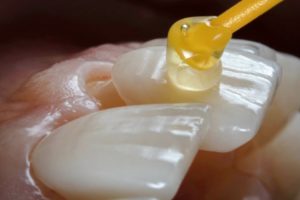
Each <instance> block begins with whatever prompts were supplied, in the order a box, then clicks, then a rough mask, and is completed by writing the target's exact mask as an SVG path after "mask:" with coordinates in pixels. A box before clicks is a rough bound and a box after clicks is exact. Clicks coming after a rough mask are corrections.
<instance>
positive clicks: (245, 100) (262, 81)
mask: <svg viewBox="0 0 300 200" xmlns="http://www.w3.org/2000/svg"><path fill="white" fill-rule="evenodd" d="M162 42H163V41H162ZM239 42H240V43H239V45H235V44H234V43H232V44H231V45H230V46H229V47H228V48H227V49H226V50H225V52H224V54H223V56H222V58H221V59H222V63H223V71H222V76H221V83H220V85H219V87H217V86H216V87H214V88H212V89H211V90H209V91H205V92H195V91H186V90H181V89H179V88H178V87H174V85H173V84H172V83H171V82H170V80H169V79H168V76H167V68H168V64H169V63H168V64H167V63H166V56H165V55H166V47H165V46H157V42H156V43H155V45H154V47H151V45H150V44H149V43H148V44H147V45H148V47H147V48H141V49H137V50H134V51H131V52H128V53H126V54H124V55H122V56H121V57H120V58H119V59H118V60H117V62H116V64H115V65H114V67H113V70H112V78H113V82H114V84H115V86H116V88H117V90H118V92H119V94H120V96H121V97H122V98H123V100H124V101H125V102H126V103H127V104H145V103H148V104H151V103H167V102H173V103H174V102H201V103H204V104H208V105H211V107H212V118H213V120H212V121H211V122H210V131H209V134H208V135H207V136H206V137H205V141H204V144H203V145H202V146H201V147H200V148H201V149H204V150H211V151H219V152H226V151H231V150H233V149H235V148H237V147H239V146H240V145H242V144H244V143H246V142H247V141H249V140H250V139H251V138H253V137H254V135H255V133H256V132H257V130H258V128H259V127H260V125H261V122H262V119H263V117H264V114H265V111H266V108H267V107H268V106H269V104H270V100H271V99H272V97H273V94H274V91H275V88H276V85H277V81H278V78H279V76H280V70H279V68H278V66H277V64H276V63H275V62H274V61H272V60H268V59H265V58H263V57H261V56H260V55H258V54H259V53H260V52H263V51H264V50H260V49H264V48H265V46H263V45H260V44H258V43H253V44H252V45H251V47H253V45H254V44H255V47H256V48H257V49H258V51H256V52H255V53H251V52H247V51H243V50H242V49H243V48H245V47H247V48H250V47H249V45H248V42H247V41H246V42H243V41H241V40H240V41H239ZM240 44H243V46H240ZM232 47H234V48H232ZM239 47H240V50H239V51H238V50H236V49H238V48H239ZM269 51H272V50H269ZM137 83H138V84H137Z"/></svg>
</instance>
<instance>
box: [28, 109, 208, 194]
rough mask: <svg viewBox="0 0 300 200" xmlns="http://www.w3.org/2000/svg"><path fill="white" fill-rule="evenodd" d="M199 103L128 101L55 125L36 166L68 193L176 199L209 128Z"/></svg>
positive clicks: (34, 155)
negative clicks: (137, 103) (136, 103)
mask: <svg viewBox="0 0 300 200" xmlns="http://www.w3.org/2000/svg"><path fill="white" fill-rule="evenodd" d="M209 111H210V110H209V107H208V106H202V105H200V104H190V105H186V104H172V105H163V104H161V105H148V106H129V107H123V108H115V109H110V110H106V111H101V112H97V113H95V114H91V115H88V116H85V117H82V118H79V119H77V120H74V121H72V122H70V123H68V124H66V125H64V126H62V127H60V128H58V129H57V130H56V131H54V133H53V134H50V135H49V136H48V137H47V138H45V139H44V140H43V141H41V143H40V144H39V145H38V146H37V147H36V148H35V150H34V151H33V153H32V158H31V163H32V167H33V171H34V173H35V175H36V177H38V178H39V179H40V180H41V181H42V182H43V183H44V184H46V185H47V186H48V187H50V188H51V189H53V190H54V191H56V192H58V193H59V194H61V195H62V196H63V197H65V198H66V199H71V200H73V199H89V200H93V199H97V200H98V199H121V198H125V199H164V200H168V199H172V198H173V196H174V195H175V193H176V191H177V189H178V187H179V185H180V183H181V181H182V179H183V177H184V175H185V174H186V172H187V170H188V168H189V166H190V164H191V163H192V161H193V159H194V156H195V155H196V153H197V151H198V148H199V146H200V145H201V142H202V141H203V138H204V137H205V135H206V133H207V130H208V123H207V122H208V121H209V120H208V119H209V118H210V114H209Z"/></svg>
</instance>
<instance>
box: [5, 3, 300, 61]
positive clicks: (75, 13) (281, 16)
mask: <svg viewBox="0 0 300 200" xmlns="http://www.w3.org/2000/svg"><path fill="white" fill-rule="evenodd" d="M0 2H1V4H0V26H1V29H0V36H1V37H0V42H1V43H2V44H3V43H10V42H13V41H15V40H19V39H24V38H25V39H50V40H58V41H63V42H67V43H71V44H74V45H77V46H82V47H88V46H91V45H98V44H101V43H108V42H124V41H144V40H149V39H152V38H156V37H165V36H166V34H167V31H168V28H169V27H170V25H171V24H172V23H173V22H175V21H176V20H178V19H180V18H183V17H189V16H207V15H218V14H220V13H221V12H222V11H224V10H226V9H227V8H229V7H230V6H231V5H233V4H235V3H236V2H238V0H205V1H204V0H202V1H201V0H145V1H141V0H107V1H101V0H1V1H0ZM299 21H300V1H299V0H285V1H284V2H283V3H282V4H280V5H279V6H277V7H276V8H274V9H273V10H272V11H270V12H268V13H267V14H265V15H263V16H262V17H260V18H259V19H257V20H256V21H255V22H253V23H252V24H250V25H248V26H246V27H245V28H243V29H242V30H240V31H239V32H238V33H236V34H235V35H234V37H236V38H244V39H250V40H255V41H259V42H262V43H264V44H267V45H269V46H271V47H273V48H275V49H277V50H280V51H285V52H289V53H293V54H295V55H298V56H300V48H299V44H300V34H299V33H300V31H299V28H300V22H299ZM1 43H0V44H1Z"/></svg>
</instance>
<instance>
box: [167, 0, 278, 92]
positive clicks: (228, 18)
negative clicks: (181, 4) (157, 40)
mask: <svg viewBox="0 0 300 200" xmlns="http://www.w3.org/2000/svg"><path fill="white" fill-rule="evenodd" d="M282 1H283V0H241V1H240V2H239V3H237V4H236V5H234V6H233V7H231V8H230V9H228V10H227V11H225V12H224V13H223V14H221V15H220V16H219V17H217V18H214V19H212V18H206V19H205V18H203V17H192V18H185V19H182V20H179V21H177V22H176V23H175V24H173V25H172V27H171V28H170V30H169V33H168V48H167V62H168V76H169V78H170V80H171V81H172V83H174V85H175V86H177V87H178V88H181V89H184V90H190V91H205V90H208V89H210V88H212V87H213V86H215V85H217V84H218V83H219V82H220V79H221V72H222V69H221V65H220V62H219V60H220V58H221V56H222V54H223V52H224V49H225V47H226V45H227V44H228V42H229V40H230V39H231V36H232V34H233V33H234V32H235V31H237V30H239V29H240V28H242V27H243V26H245V25H246V24H248V23H249V22H251V21H253V20H254V19H255V18H257V17H259V16H260V15H262V14H263V13H265V12H267V11H268V10H270V9H271V8H272V7H274V6H275V5H277V4H278V3H280V2H282Z"/></svg>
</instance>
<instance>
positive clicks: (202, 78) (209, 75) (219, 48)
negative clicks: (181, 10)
mask: <svg viewBox="0 0 300 200" xmlns="http://www.w3.org/2000/svg"><path fill="white" fill-rule="evenodd" d="M211 19H213V18H212V17H191V18H185V19H182V20H180V21H178V22H176V23H175V24H174V25H173V26H172V27H171V28H170V31H169V34H168V47H167V63H168V75H169V78H170V80H171V81H172V83H173V84H175V86H177V87H179V88H181V89H185V90H190V91H204V90H207V89H209V88H211V87H213V86H215V85H217V84H218V83H219V81H220V77H221V73H222V66H221V62H220V60H219V59H220V57H221V55H222V53H223V51H224V47H225V46H226V44H227V43H228V42H229V40H230V38H231V33H230V32H229V31H228V30H227V29H226V28H224V27H223V26H212V25H211V23H210V20H211Z"/></svg>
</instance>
